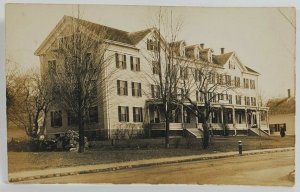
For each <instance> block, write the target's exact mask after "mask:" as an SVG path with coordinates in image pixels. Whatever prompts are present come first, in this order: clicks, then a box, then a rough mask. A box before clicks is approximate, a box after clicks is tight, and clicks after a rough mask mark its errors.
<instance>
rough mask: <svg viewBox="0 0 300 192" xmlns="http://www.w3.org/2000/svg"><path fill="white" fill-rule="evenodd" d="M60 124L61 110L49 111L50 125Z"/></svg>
mask: <svg viewBox="0 0 300 192" xmlns="http://www.w3.org/2000/svg"><path fill="white" fill-rule="evenodd" d="M61 126H62V113H61V111H51V127H61Z"/></svg>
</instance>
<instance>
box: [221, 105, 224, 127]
mask: <svg viewBox="0 0 300 192" xmlns="http://www.w3.org/2000/svg"><path fill="white" fill-rule="evenodd" d="M223 109H224V108H223V107H222V106H221V123H222V124H223V123H224V117H223V115H224V113H223Z"/></svg>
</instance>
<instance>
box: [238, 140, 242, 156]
mask: <svg viewBox="0 0 300 192" xmlns="http://www.w3.org/2000/svg"><path fill="white" fill-rule="evenodd" d="M238 143H239V154H240V155H242V153H243V144H242V141H241V140H239V141H238Z"/></svg>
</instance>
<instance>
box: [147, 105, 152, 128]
mask: <svg viewBox="0 0 300 192" xmlns="http://www.w3.org/2000/svg"><path fill="white" fill-rule="evenodd" d="M147 116H148V123H149V124H150V121H151V118H150V105H149V103H148V105H147Z"/></svg>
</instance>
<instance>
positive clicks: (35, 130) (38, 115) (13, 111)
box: [6, 60, 53, 138]
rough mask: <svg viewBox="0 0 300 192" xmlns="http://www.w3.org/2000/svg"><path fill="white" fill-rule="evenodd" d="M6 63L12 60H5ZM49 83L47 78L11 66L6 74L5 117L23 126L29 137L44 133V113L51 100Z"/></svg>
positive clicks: (10, 63)
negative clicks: (21, 71) (22, 71)
mask: <svg viewBox="0 0 300 192" xmlns="http://www.w3.org/2000/svg"><path fill="white" fill-rule="evenodd" d="M7 65H12V62H11V61H9V60H7ZM49 85H50V80H49V79H48V78H46V77H44V78H42V77H40V76H39V75H38V74H37V73H31V72H28V73H20V72H19V70H18V68H11V70H9V71H8V72H7V74H6V99H7V102H6V105H7V119H8V121H11V122H13V123H14V124H15V125H17V126H18V127H22V128H24V130H25V131H26V134H27V135H28V136H30V137H31V138H37V137H38V136H39V135H42V134H43V133H44V128H45V122H46V114H47V112H48V108H49V106H50V104H51V102H52V101H53V98H52V93H51V91H50V90H49ZM39 122H42V124H41V123H39Z"/></svg>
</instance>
